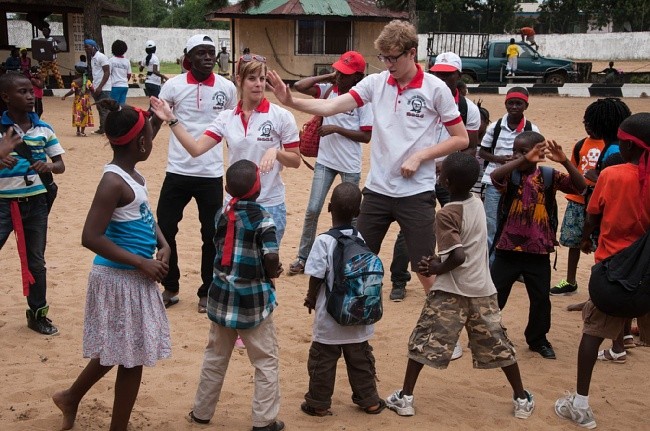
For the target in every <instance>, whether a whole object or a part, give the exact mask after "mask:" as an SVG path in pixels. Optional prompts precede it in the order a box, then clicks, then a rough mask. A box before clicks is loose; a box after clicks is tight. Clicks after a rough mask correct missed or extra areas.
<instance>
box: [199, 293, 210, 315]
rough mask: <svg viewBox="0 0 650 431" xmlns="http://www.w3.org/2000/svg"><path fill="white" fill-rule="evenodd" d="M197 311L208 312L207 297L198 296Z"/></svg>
mask: <svg viewBox="0 0 650 431" xmlns="http://www.w3.org/2000/svg"><path fill="white" fill-rule="evenodd" d="M197 308H198V310H197V311H198V312H199V313H207V312H208V297H207V296H203V297H201V298H199V305H198V307H197Z"/></svg>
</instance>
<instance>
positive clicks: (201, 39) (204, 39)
mask: <svg viewBox="0 0 650 431" xmlns="http://www.w3.org/2000/svg"><path fill="white" fill-rule="evenodd" d="M199 45H209V46H214V47H215V48H216V45H215V44H214V41H213V40H212V38H211V37H210V36H208V35H207V34H195V35H194V36H192V37H190V38H189V39H188V40H187V45H185V49H186V50H187V52H188V53H189V52H190V51H191V50H192V49H194V48H196V47H197V46H199Z"/></svg>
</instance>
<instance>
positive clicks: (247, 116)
mask: <svg viewBox="0 0 650 431" xmlns="http://www.w3.org/2000/svg"><path fill="white" fill-rule="evenodd" d="M240 60H241V63H240V65H239V67H238V71H237V76H236V81H237V82H236V83H237V87H238V89H239V94H240V100H239V103H238V104H237V107H236V108H235V109H231V110H226V111H223V112H222V113H221V114H219V117H218V118H217V119H216V120H215V121H214V122H212V124H210V126H209V127H208V129H207V130H206V131H205V133H204V134H203V135H202V136H201V137H200V138H199V139H198V140H195V139H194V138H193V137H192V135H190V134H189V133H188V132H187V130H186V129H185V127H184V126H183V125H182V124H180V123H178V121H177V120H176V118H175V117H174V114H173V112H172V111H171V109H170V108H169V105H168V104H167V102H166V101H164V100H161V99H157V98H155V97H153V98H152V99H151V109H152V110H153V111H154V112H155V114H156V116H157V117H158V118H160V119H161V120H163V121H168V122H169V125H170V127H171V130H172V133H174V136H176V138H177V139H178V140H179V141H180V143H181V144H182V145H183V147H185V149H186V150H187V151H188V152H189V153H190V154H191V155H192V156H193V157H198V156H200V155H201V154H203V153H205V152H207V151H208V150H210V149H211V148H213V147H215V146H216V145H218V144H219V143H220V142H221V140H222V139H225V140H226V141H227V143H228V156H229V164H230V165H232V164H233V163H234V162H236V161H238V160H250V161H252V162H254V163H255V164H257V165H258V166H259V168H260V173H261V174H262V190H261V192H260V196H259V198H258V199H257V202H258V203H259V204H260V205H262V206H263V207H264V208H265V209H266V210H267V211H268V212H269V213H271V216H272V217H273V221H274V222H275V226H276V229H277V230H276V235H277V238H278V244H279V243H280V242H281V241H282V236H283V235H284V229H285V226H286V222H287V210H286V206H285V204H284V200H285V195H284V183H283V182H282V178H281V177H280V172H281V171H282V168H283V167H285V166H286V167H289V168H297V167H298V166H300V152H299V151H298V144H299V138H298V127H297V126H296V120H295V118H294V117H293V115H292V114H291V113H290V112H289V111H287V110H286V109H284V108H282V107H280V106H278V105H276V104H274V103H270V102H269V101H268V100H267V99H266V97H264V87H265V85H266V59H265V58H264V57H262V56H260V55H256V54H247V55H245V56H242V57H241V59H240ZM228 199H230V196H228V195H227V196H226V201H227V200H228Z"/></svg>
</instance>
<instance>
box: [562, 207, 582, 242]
mask: <svg viewBox="0 0 650 431" xmlns="http://www.w3.org/2000/svg"><path fill="white" fill-rule="evenodd" d="M584 225H585V206H584V204H579V203H577V202H574V201H568V202H567V205H566V211H565V212H564V219H563V220H562V228H561V230H560V244H561V245H563V246H565V247H569V248H580V242H581V241H582V230H583V228H584Z"/></svg>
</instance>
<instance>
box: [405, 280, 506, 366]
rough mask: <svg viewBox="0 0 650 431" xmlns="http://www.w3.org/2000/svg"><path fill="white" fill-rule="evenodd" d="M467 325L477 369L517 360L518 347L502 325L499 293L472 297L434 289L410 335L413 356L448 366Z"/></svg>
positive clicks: (411, 356) (411, 354)
mask: <svg viewBox="0 0 650 431" xmlns="http://www.w3.org/2000/svg"><path fill="white" fill-rule="evenodd" d="M463 326H465V328H467V334H468V335H469V345H470V348H471V350H472V360H473V364H474V368H501V367H507V366H508V365H512V364H514V363H516V362H517V361H516V359H515V348H514V347H513V345H512V342H510V340H509V339H508V335H507V334H506V329H505V328H504V327H503V325H502V324H501V312H500V310H499V306H498V305H497V295H496V294H494V295H492V296H484V297H480V298H469V297H466V296H461V295H456V294H453V293H448V292H443V291H440V290H432V291H431V293H429V295H428V296H427V299H426V302H425V304H424V307H423V308H422V314H420V318H419V319H418V323H417V324H416V325H415V329H413V332H412V333H411V337H410V338H409V344H408V348H409V354H408V356H409V358H410V359H413V360H414V361H416V362H419V363H421V364H424V365H428V366H430V367H434V368H441V369H444V368H447V365H449V361H450V360H451V354H452V353H453V351H454V346H455V345H456V342H457V341H458V336H459V335H460V331H461V330H462V329H463Z"/></svg>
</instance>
